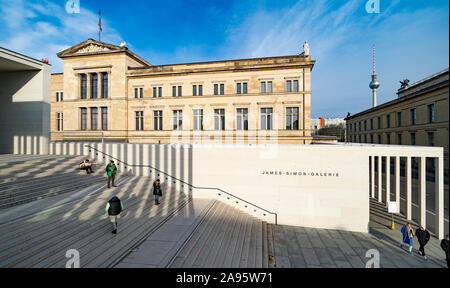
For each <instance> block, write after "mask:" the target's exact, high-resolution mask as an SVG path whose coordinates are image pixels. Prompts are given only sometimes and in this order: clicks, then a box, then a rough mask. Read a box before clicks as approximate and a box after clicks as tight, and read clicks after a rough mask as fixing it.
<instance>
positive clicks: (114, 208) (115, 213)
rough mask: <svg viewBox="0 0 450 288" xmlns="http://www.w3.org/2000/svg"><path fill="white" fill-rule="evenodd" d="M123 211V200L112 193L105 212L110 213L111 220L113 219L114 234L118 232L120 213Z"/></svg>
mask: <svg viewBox="0 0 450 288" xmlns="http://www.w3.org/2000/svg"><path fill="white" fill-rule="evenodd" d="M122 211H123V203H122V201H120V199H119V198H118V197H117V196H116V195H115V194H112V195H111V198H110V199H109V201H108V203H106V207H105V213H108V215H109V220H110V221H111V223H112V226H113V231H112V233H113V234H116V233H117V218H118V217H119V215H120V213H122Z"/></svg>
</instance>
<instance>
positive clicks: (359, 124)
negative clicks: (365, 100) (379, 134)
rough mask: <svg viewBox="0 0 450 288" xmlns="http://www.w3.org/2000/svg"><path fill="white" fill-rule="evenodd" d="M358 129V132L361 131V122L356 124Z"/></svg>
mask: <svg viewBox="0 0 450 288" xmlns="http://www.w3.org/2000/svg"><path fill="white" fill-rule="evenodd" d="M358 126H359V127H358V128H359V131H361V121H359V123H358Z"/></svg>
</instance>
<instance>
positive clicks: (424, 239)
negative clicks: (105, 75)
mask: <svg viewBox="0 0 450 288" xmlns="http://www.w3.org/2000/svg"><path fill="white" fill-rule="evenodd" d="M416 237H417V241H419V245H420V247H419V254H420V255H422V256H423V258H425V259H427V256H426V255H425V245H427V243H428V241H429V240H430V233H428V230H426V229H425V228H423V227H422V226H420V227H419V228H417V230H416Z"/></svg>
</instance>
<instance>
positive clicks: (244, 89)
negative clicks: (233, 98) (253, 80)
mask: <svg viewBox="0 0 450 288" xmlns="http://www.w3.org/2000/svg"><path fill="white" fill-rule="evenodd" d="M242 90H243V91H242V93H243V94H247V93H248V90H247V82H244V83H242Z"/></svg>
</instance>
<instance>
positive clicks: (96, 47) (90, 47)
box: [75, 44, 111, 54]
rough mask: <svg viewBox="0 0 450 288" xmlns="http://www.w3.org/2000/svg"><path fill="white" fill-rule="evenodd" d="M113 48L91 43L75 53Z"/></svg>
mask: <svg viewBox="0 0 450 288" xmlns="http://www.w3.org/2000/svg"><path fill="white" fill-rule="evenodd" d="M110 50H111V49H109V48H107V47H104V46H100V45H95V44H89V45H87V46H85V47H83V48H81V49H79V50H78V51H76V52H75V54H81V53H92V52H103V51H110Z"/></svg>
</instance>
